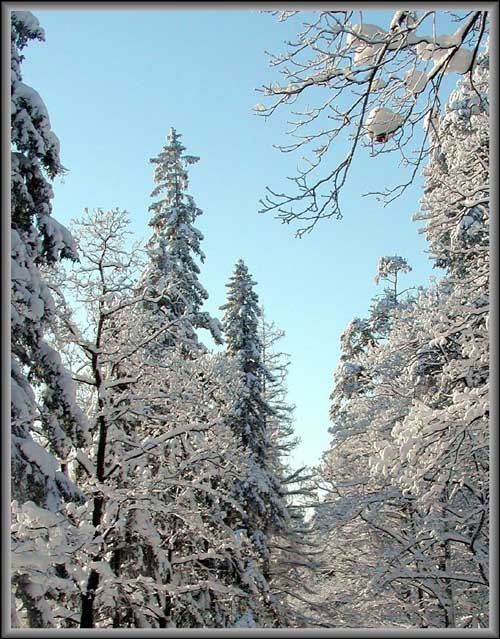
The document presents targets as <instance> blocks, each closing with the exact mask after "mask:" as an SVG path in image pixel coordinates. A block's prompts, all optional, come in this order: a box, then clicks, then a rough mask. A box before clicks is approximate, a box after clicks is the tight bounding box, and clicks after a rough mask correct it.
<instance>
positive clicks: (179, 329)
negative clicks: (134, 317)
mask: <svg viewBox="0 0 500 639" xmlns="http://www.w3.org/2000/svg"><path fill="white" fill-rule="evenodd" d="M185 150H186V149H185V147H184V146H183V145H182V143H181V135H180V134H179V133H177V131H176V130H175V129H173V128H171V129H170V132H169V134H168V136H167V143H166V145H165V146H164V147H163V148H162V150H161V151H160V153H159V154H158V156H157V157H155V158H152V159H151V160H150V161H151V163H152V164H154V165H155V172H154V182H155V188H154V190H153V192H152V193H151V197H153V198H157V197H159V199H157V200H156V201H154V202H153V203H152V204H151V206H150V207H149V210H150V211H151V213H152V217H151V220H150V222H149V225H150V226H151V227H152V228H153V235H152V237H151V238H150V240H149V241H148V243H147V245H146V251H147V254H148V256H149V259H150V262H149V265H148V266H147V267H146V269H145V271H144V272H143V274H142V276H141V278H140V281H139V287H140V288H141V289H142V290H144V291H145V292H146V293H147V300H146V301H145V302H144V310H145V312H146V315H147V322H148V323H149V325H150V329H151V331H155V330H157V329H158V326H159V325H165V323H166V324H167V325H168V330H167V331H166V332H165V333H164V335H163V337H162V339H161V340H160V341H159V342H158V341H157V342H156V345H157V347H158V348H159V349H160V350H159V352H160V353H161V349H162V348H163V347H165V346H166V347H170V346H173V345H179V346H181V347H182V349H183V351H184V352H185V353H189V352H190V351H191V352H193V351H196V350H197V349H199V348H200V343H199V340H198V337H197V333H196V331H197V329H206V330H208V331H209V332H210V334H211V335H212V337H213V339H214V340H215V342H216V343H217V344H221V343H222V337H221V332H220V323H219V322H218V320H216V319H214V318H213V317H211V316H210V315H209V314H208V313H207V312H205V311H203V310H202V306H203V303H204V302H205V300H206V299H207V298H208V293H207V292H206V290H205V289H204V288H203V286H202V285H201V283H200V282H199V280H198V276H199V274H200V268H199V266H198V263H197V260H199V261H200V262H203V261H204V260H205V255H204V253H203V251H202V249H201V242H202V240H203V234H202V233H201V232H200V231H199V230H198V229H197V228H196V227H195V226H194V222H195V220H196V218H197V217H198V216H199V215H201V214H202V211H201V210H200V209H199V208H198V207H197V206H196V204H195V202H194V199H193V197H192V196H191V195H189V194H188V192H187V189H188V184H189V182H188V170H187V169H188V167H189V166H191V165H193V164H195V163H196V162H198V159H199V158H197V157H195V156H192V155H186V154H184V151H185Z"/></svg>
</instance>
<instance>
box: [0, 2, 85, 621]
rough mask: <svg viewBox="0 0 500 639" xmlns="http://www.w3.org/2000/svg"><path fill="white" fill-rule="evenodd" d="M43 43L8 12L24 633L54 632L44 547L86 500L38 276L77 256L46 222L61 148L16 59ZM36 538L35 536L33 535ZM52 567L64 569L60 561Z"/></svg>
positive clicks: (49, 308) (16, 492) (18, 564)
mask: <svg viewBox="0 0 500 639" xmlns="http://www.w3.org/2000/svg"><path fill="white" fill-rule="evenodd" d="M43 39H44V31H43V29H42V28H41V27H40V25H39V22H38V20H37V19H36V18H35V17H34V16H33V15H32V14H31V13H30V12H28V11H14V12H12V14H11V169H12V175H11V291H12V295H11V355H12V358H11V432H12V436H11V442H12V449H11V454H12V458H11V469H12V481H11V493H12V498H13V499H14V511H13V512H14V519H13V539H12V551H13V554H14V558H15V563H14V566H13V573H12V579H13V584H14V591H15V594H16V596H17V597H19V599H20V600H22V602H23V606H24V608H25V617H26V619H25V623H26V624H27V625H29V626H31V627H44V626H49V625H51V624H52V623H53V619H52V617H51V614H50V610H49V608H48V606H47V605H46V602H45V601H44V597H45V594H46V592H47V590H48V589H49V588H52V587H54V588H56V586H55V585H54V584H55V582H56V581H57V579H58V577H57V575H56V572H57V566H54V565H51V560H53V559H54V558H55V556H54V554H52V556H51V551H49V546H50V543H51V535H52V533H54V531H55V530H56V529H57V530H59V531H61V527H62V528H64V517H63V516H60V515H56V513H58V511H60V509H61V507H62V504H63V502H64V501H66V500H81V499H82V498H83V495H82V493H81V491H80V490H78V489H77V487H76V486H75V484H73V483H72V482H71V481H70V480H69V478H68V475H67V473H66V461H67V458H68V455H69V454H70V452H71V450H72V448H73V447H74V446H80V445H82V444H83V441H84V434H85V424H84V419H83V416H82V414H81V411H80V410H79V409H78V407H77V406H76V404H75V393H74V387H73V384H72V382H71V379H70V377H69V376H68V374H67V372H66V370H65V369H64V367H63V366H62V363H61V358H60V356H59V354H58V353H57V352H56V351H55V350H54V349H53V348H51V347H50V346H49V344H48V343H47V341H46V339H44V336H45V334H46V332H47V328H48V326H49V324H50V322H51V319H52V316H53V312H54V304H53V300H52V297H51V295H50V292H49V290H48V288H47V286H46V283H45V281H44V278H43V276H42V275H41V272H40V268H41V267H43V266H50V265H53V264H55V263H57V262H58V261H59V260H60V259H62V258H69V259H71V260H75V259H76V258H77V256H76V251H75V245H74V242H73V238H72V237H71V235H70V233H69V232H68V231H67V230H66V229H65V228H64V227H63V226H62V225H60V224H59V223H58V222H57V221H56V220H55V219H54V218H53V217H52V216H51V212H52V206H51V199H52V197H53V193H52V188H51V185H50V181H51V180H53V179H54V178H55V177H56V176H58V175H61V174H62V173H63V172H64V169H63V166H62V164H61V161H60V158H59V140H58V139H57V137H56V136H55V134H54V133H53V132H52V129H51V124H50V119H49V115H48V112H47V109H46V107H45V104H44V103H43V100H42V99H41V97H40V96H39V94H38V93H37V92H36V91H35V90H34V89H32V88H31V87H29V86H27V85H26V84H24V82H23V81H22V74H21V63H22V61H23V59H24V57H23V55H22V53H21V51H22V50H23V49H24V48H25V47H26V45H27V44H28V43H29V42H30V40H43ZM44 511H45V515H44ZM46 511H52V514H50V513H48V512H46ZM30 513H31V515H32V516H31V515H30ZM21 519H22V520H23V523H22V524H21V523H20V521H21ZM34 528H37V529H39V531H40V532H38V533H34V531H33V529H34ZM54 534H55V533H54ZM36 537H38V544H37V540H36ZM60 546H61V544H60ZM47 553H49V554H47ZM61 557H63V559H61ZM59 561H60V563H61V565H62V564H64V552H61V553H59ZM61 571H62V568H61ZM61 577H62V573H61V574H60V575H59V579H60V581H59V586H60V587H63V581H64V580H63V579H62V578H61Z"/></svg>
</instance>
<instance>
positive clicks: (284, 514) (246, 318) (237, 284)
mask: <svg viewBox="0 0 500 639" xmlns="http://www.w3.org/2000/svg"><path fill="white" fill-rule="evenodd" d="M255 284H256V282H254V280H253V279H252V277H251V275H250V273H249V272H248V268H247V267H246V265H245V263H244V262H243V260H241V259H240V260H239V261H238V262H237V263H236V266H235V269H234V273H233V275H232V277H231V278H230V280H229V283H228V284H227V289H228V294H227V302H226V304H224V305H223V306H222V307H221V310H223V311H224V317H223V328H224V334H225V340H226V344H227V355H228V357H229V359H230V360H231V361H232V362H233V363H234V365H235V366H236V369H237V371H238V374H239V377H240V380H241V390H240V393H239V396H238V398H237V399H236V403H235V406H234V408H233V410H232V412H231V414H230V415H228V417H227V419H228V423H229V424H230V425H231V428H232V430H233V432H234V433H235V434H236V436H237V438H238V439H239V441H241V443H242V445H243V447H244V450H246V451H247V453H248V461H249V468H248V471H247V473H246V474H245V475H244V476H242V477H241V479H239V480H238V482H237V483H236V485H235V494H236V496H237V499H238V501H239V503H240V504H241V507H242V509H243V511H244V517H243V520H241V521H238V518H237V519H236V521H233V522H232V525H233V527H236V526H241V527H242V528H243V529H244V530H245V531H246V535H247V536H248V538H249V539H250V540H251V542H252V544H253V546H254V548H255V551H256V553H257V556H258V558H259V566H260V569H261V571H262V574H263V577H264V579H265V581H266V582H269V580H270V579H271V573H270V550H269V539H270V537H271V536H272V535H275V534H278V533H280V532H282V531H284V530H285V529H286V528H287V527H288V525H289V513H288V511H287V508H286V504H285V500H284V492H283V489H282V487H281V486H280V482H279V479H278V477H277V475H276V472H275V460H274V459H273V450H272V446H271V442H270V439H269V432H268V427H267V424H268V420H269V419H270V417H271V416H272V415H274V410H273V409H272V408H271V406H270V405H269V403H268V402H267V401H266V397H265V394H264V383H265V380H270V379H271V374H270V372H269V371H268V369H267V368H266V367H265V365H264V364H263V362H262V343H261V340H260V337H259V317H260V308H259V300H258V296H257V294H256V292H255V291H254V286H255ZM270 601H271V600H270ZM278 617H279V615H278V614H276V613H275V618H276V620H275V624H276V625H281V624H282V623H283V620H282V619H281V620H280V619H279V618H278Z"/></svg>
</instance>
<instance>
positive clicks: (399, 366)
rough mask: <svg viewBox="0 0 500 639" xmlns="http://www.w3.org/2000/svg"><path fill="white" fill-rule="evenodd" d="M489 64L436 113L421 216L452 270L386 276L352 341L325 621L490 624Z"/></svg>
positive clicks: (345, 356)
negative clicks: (425, 277)
mask: <svg viewBox="0 0 500 639" xmlns="http://www.w3.org/2000/svg"><path fill="white" fill-rule="evenodd" d="M488 161H489V105H488V57H487V56H486V55H481V56H480V57H479V58H478V61H477V65H476V67H475V70H474V74H473V76H472V81H470V80H469V79H468V78H467V79H463V80H461V81H460V82H459V83H458V86H457V89H456V90H455V91H454V92H453V93H452V95H451V97H450V99H449V101H448V104H447V106H446V109H445V113H444V114H443V115H442V117H440V118H439V119H438V120H436V121H435V124H434V129H433V133H432V140H431V149H430V157H429V162H428V165H427V167H426V168H425V170H424V175H425V179H426V184H425V190H424V195H423V197H422V200H421V202H420V210H419V212H418V213H417V214H416V215H415V219H416V220H420V221H423V222H424V223H425V227H424V229H423V230H424V231H425V234H426V237H427V241H428V245H429V251H430V254H431V256H432V259H433V260H434V261H435V263H436V265H437V266H439V267H441V268H443V269H445V276H444V277H443V278H442V279H440V280H438V281H437V282H436V283H435V284H434V285H433V286H430V287H429V288H420V289H418V290H404V273H405V272H407V271H408V270H409V266H408V264H407V262H406V260H404V259H403V258H401V257H399V256H387V257H384V258H382V259H381V260H380V262H379V265H378V271H377V274H376V278H375V281H376V282H377V283H385V284H386V286H385V288H384V290H383V292H382V293H381V294H380V295H379V296H377V297H376V298H375V299H374V300H373V303H372V305H371V308H370V312H369V314H368V315H367V316H366V317H364V318H355V319H354V320H353V321H352V322H351V323H350V324H349V326H348V327H347V328H346V330H345V332H344V334H343V335H342V339H341V345H342V355H341V358H340V363H339V365H338V367H337V369H336V372H335V383H334V388H333V392H332V395H331V400H332V404H331V420H332V426H331V429H330V432H331V434H332V442H331V446H330V448H329V449H328V450H327V451H326V452H325V453H324V455H323V458H322V462H321V465H320V467H319V469H318V483H319V485H320V487H321V494H322V497H321V499H320V505H319V507H318V508H317V510H316V514H315V526H316V528H317V535H318V536H319V538H322V539H325V538H326V540H327V541H326V544H325V548H324V555H323V558H324V565H323V567H322V569H321V571H320V572H318V573H317V575H316V576H315V579H314V584H315V588H316V589H317V591H318V595H317V597H318V600H319V601H321V603H322V604H323V606H324V613H323V618H324V622H325V623H327V624H330V623H332V622H333V625H342V626H370V627H374V626H400V627H408V626H410V627H424V628H425V627H455V626H457V627H464V628H477V627H488V625H489V617H488V614H489V606H488V604H489V588H488V580H489V569H488V565H489V564H488V549H489V527H488V519H489V401H488V390H489V351H488V345H489V335H488V314H489V302H488V300H489V169H488Z"/></svg>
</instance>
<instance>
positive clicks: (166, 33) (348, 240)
mask: <svg viewBox="0 0 500 639" xmlns="http://www.w3.org/2000/svg"><path fill="white" fill-rule="evenodd" d="M34 14H35V15H36V16H37V17H38V18H39V20H40V22H41V25H42V26H43V27H44V29H45V31H46V42H45V43H34V44H30V45H29V47H28V48H27V50H26V51H25V54H26V60H25V62H24V65H23V69H24V81H25V82H26V83H27V84H29V85H31V86H33V88H35V89H36V90H37V91H38V92H39V93H40V95H41V96H42V98H43V100H44V101H45V103H46V105H47V108H48V111H49V114H50V117H51V121H52V126H53V129H54V132H55V133H56V134H57V135H58V136H59V138H60V141H61V156H62V160H63V163H64V165H65V166H66V167H67V168H68V169H69V173H68V174H67V176H65V178H64V181H63V182H61V181H57V182H56V184H55V187H54V190H55V199H54V215H55V217H56V218H57V219H58V220H59V221H61V222H63V223H68V222H69V220H70V219H71V218H74V217H79V216H80V215H81V214H82V210H83V208H84V207H89V208H95V207H102V208H112V207H120V208H124V209H126V210H128V211H129V212H130V215H131V219H132V224H133V230H134V232H135V233H137V235H138V236H140V237H148V236H149V227H148V226H147V221H148V212H147V209H148V205H149V203H150V197H149V196H150V192H151V190H152V187H153V183H152V165H150V164H149V158H151V157H153V156H155V155H156V154H157V153H158V152H159V150H160V149H161V147H162V146H163V144H164V141H165V136H166V134H167V132H168V129H169V128H170V127H171V126H173V127H175V128H176V129H177V130H178V132H180V133H182V134H183V142H184V144H185V146H186V147H187V152H188V153H191V154H193V155H198V156H200V158H201V160H200V162H199V163H198V164H196V165H195V166H194V167H192V169H191V172H190V177H191V188H190V191H191V194H192V195H193V196H194V198H195V201H196V203H197V205H198V206H199V207H200V208H201V209H202V210H203V211H204V215H203V216H201V217H200V218H198V227H199V228H200V230H201V231H202V232H203V233H204V235H205V241H204V244H203V249H204V251H205V253H206V256H207V259H206V262H205V264H204V266H203V267H202V274H201V278H200V279H201V281H202V283H203V285H204V286H205V288H206V289H207V290H208V292H209V294H210V300H209V303H208V305H207V310H209V311H211V312H212V313H214V314H217V315H218V316H219V317H220V313H219V311H218V307H219V306H220V305H221V304H223V303H224V301H225V283H226V282H227V280H228V278H229V276H230V274H231V272H232V270H233V265H234V263H235V262H236V260H237V259H238V258H239V257H242V258H243V259H244V260H245V262H246V263H247V265H248V267H249V270H250V272H251V273H252V274H253V276H254V278H255V279H256V280H257V282H258V287H257V292H258V294H259V297H260V300H261V302H262V303H263V304H264V306H265V308H266V314H267V316H268V318H269V319H272V320H273V321H275V322H276V323H277V324H278V325H279V326H280V327H281V328H282V329H283V330H285V331H286V338H285V339H284V340H283V342H282V349H283V350H284V351H286V352H287V353H289V354H290V356H291V362H292V364H291V369H290V378H289V394H290V400H291V401H292V402H293V403H295V404H296V406H297V409H296V432H297V435H298V436H299V437H300V438H301V440H302V442H301V444H300V446H299V447H298V449H297V451H296V455H295V459H294V463H295V464H301V463H307V464H315V463H316V462H317V461H318V459H319V456H320V454H321V452H322V451H323V450H324V449H325V448H326V446H327V444H328V442H329V440H330V436H329V434H328V431H327V429H328V427H329V421H328V410H329V399H328V396H329V394H330V392H331V389H332V380H333V371H334V369H335V367H336V364H337V360H338V357H339V338H340V335H341V333H342V332H343V330H344V328H345V326H346V324H347V323H348V322H349V321H350V320H351V319H352V317H354V316H363V315H364V314H365V313H366V312H367V310H368V307H369V305H370V300H371V297H372V296H373V295H374V294H376V293H377V287H376V286H375V284H374V282H373V277H374V275H375V271H376V266H377V261H378V258H379V257H380V256H381V255H393V254H400V255H403V256H404V257H406V258H407V260H408V261H409V263H410V264H411V265H412V266H413V269H414V270H413V272H412V273H411V274H410V275H408V276H406V282H407V284H408V285H415V284H425V283H426V282H427V280H428V276H429V275H430V274H432V273H433V271H432V268H431V264H430V263H429V261H428V259H427V257H426V256H425V255H424V251H425V248H426V245H425V240H424V239H423V238H422V237H421V236H419V235H418V233H417V225H416V224H415V223H412V222H411V215H412V213H413V212H414V211H416V210H417V208H418V199H419V197H420V195H421V185H420V181H419V182H418V184H416V185H415V186H414V187H412V188H411V189H409V190H408V191H407V192H406V193H405V195H404V196H403V197H402V198H400V199H399V200H397V201H396V202H395V203H394V204H392V205H390V206H389V207H387V208H383V207H382V205H381V204H380V203H378V202H377V201H376V200H375V199H373V198H366V197H365V198H363V197H361V193H363V192H366V191H367V190H374V189H377V188H380V187H381V186H383V185H384V184H385V183H386V180H387V176H388V175H389V176H390V179H391V183H395V180H396V179H397V175H398V171H399V169H398V167H397V166H396V165H395V161H394V159H387V157H386V156H382V157H380V158H378V159H372V158H369V157H368V153H363V152H362V153H361V157H360V159H359V161H358V162H357V163H356V165H355V170H354V171H353V173H352V174H351V176H350V180H349V184H348V186H347V188H346V190H345V193H344V200H343V201H344V210H345V217H344V219H343V220H341V221H336V220H331V221H325V222H323V223H321V224H320V225H319V226H318V227H317V228H316V230H315V231H314V232H313V233H312V234H309V235H307V236H306V237H304V238H303V239H301V240H298V239H296V238H295V237H294V230H295V228H292V227H291V226H284V225H282V224H281V223H280V222H279V221H278V220H276V219H274V218H273V217H272V216H270V215H268V216H265V215H258V214H257V210H258V209H259V204H258V201H259V199H260V198H261V197H262V196H263V195H264V189H265V186H266V185H269V186H274V187H278V188H279V187H280V186H281V185H283V184H284V179H285V176H286V175H291V174H293V173H294V172H295V166H296V162H297V158H296V157H291V156H290V155H283V154H281V153H280V152H279V151H277V150H275V149H273V148H272V145H273V144H275V143H278V142H280V141H281V142H283V141H285V137H284V131H285V128H286V124H285V120H286V118H285V113H284V112H283V113H281V114H280V113H279V112H278V113H277V114H276V115H275V116H273V117H272V118H270V119H267V120H264V118H261V117H258V116H256V115H255V114H254V113H253V112H252V107H253V106H254V105H255V104H256V103H257V102H260V101H263V100H262V97H261V96H260V94H258V93H256V91H255V88H256V87H259V86H261V85H262V84H264V83H267V82H268V81H270V80H278V77H277V76H276V74H275V72H273V71H271V70H270V69H269V68H268V64H267V58H266V56H265V54H264V51H265V50H269V51H272V52H277V51H280V50H283V45H282V43H283V41H284V40H286V39H289V38H291V37H293V35H294V34H295V32H296V31H295V28H296V27H295V22H294V23H293V24H292V23H291V24H288V23H279V22H278V21H277V19H276V18H274V17H273V16H271V15H265V14H260V13H258V12H256V11H251V10H248V11H242V10H240V11H234V10H233V11H215V10H212V11H198V10H185V11H179V10H177V11H170V10H163V11H147V10H142V11H140V10H139V11H138V10H135V11H124V10H117V11H113V12H111V11H99V10H95V9H94V10H92V9H90V10H87V11H72V10H57V11H56V10H54V11H52V10H43V11H42V10H35V11H34ZM385 15H386V16H387V13H385ZM380 23H381V24H386V21H384V19H383V18H381V19H380ZM454 79H456V78H454Z"/></svg>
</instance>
